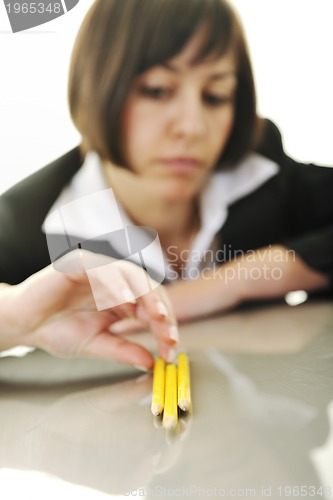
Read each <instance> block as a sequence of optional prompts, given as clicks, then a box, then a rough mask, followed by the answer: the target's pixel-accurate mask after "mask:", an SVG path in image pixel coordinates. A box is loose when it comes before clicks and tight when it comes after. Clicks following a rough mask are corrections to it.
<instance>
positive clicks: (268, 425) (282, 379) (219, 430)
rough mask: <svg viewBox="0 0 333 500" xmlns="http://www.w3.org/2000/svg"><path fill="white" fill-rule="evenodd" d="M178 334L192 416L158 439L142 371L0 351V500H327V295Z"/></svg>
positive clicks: (332, 411) (331, 364)
mask: <svg viewBox="0 0 333 500" xmlns="http://www.w3.org/2000/svg"><path fill="white" fill-rule="evenodd" d="M181 336H182V341H181V344H182V345H181V347H182V348H184V349H186V350H187V352H188V355H189V358H190V362H191V376H192V392H193V415H192V418H191V417H190V418H188V419H184V420H183V421H181V423H180V428H179V429H178V431H177V432H176V433H171V434H170V433H166V431H164V430H163V429H162V428H159V423H160V422H159V421H158V420H155V421H154V419H153V417H152V415H151V413H150V392H151V385H152V380H151V376H150V375H142V374H140V373H138V372H137V371H136V370H134V369H132V368H128V367H126V366H122V365H119V364H115V363H110V362H99V361H93V360H62V359H56V358H53V357H51V356H48V355H47V354H46V353H43V352H39V351H34V352H30V353H29V354H27V355H26V356H24V357H20V358H19V357H13V356H9V357H2V358H1V359H0V391H1V398H0V463H1V470H0V484H1V489H2V492H3V493H2V494H0V497H1V498H3V499H4V500H12V499H13V500H17V499H21V498H22V499H30V498H31V499H32V498H33V499H34V500H39V498H41V499H42V498H43V499H44V498H47V499H51V500H53V498H54V499H55V498H57V499H59V498H75V499H80V500H86V499H87V500H95V499H96V500H98V499H104V498H105V499H106V498H120V497H121V498H145V497H153V498H165V497H167V496H171V497H176V498H177V497H185V498H186V497H187V498H195V499H199V498H207V497H210V498H258V499H259V498H271V499H278V498H300V497H303V498H321V499H325V498H333V436H332V434H333V433H332V428H333V403H332V401H333V303H332V302H327V301H314V302H308V303H305V304H302V305H299V306H297V307H290V306H288V305H286V304H284V303H283V304H282V303H281V304H273V305H269V306H265V307H256V308H248V309H243V310H239V311H235V312H232V313H229V314H226V315H224V316H221V317H216V318H212V319H208V320H205V321H200V322H195V323H192V324H187V325H184V326H182V327H181ZM139 338H140V342H142V343H144V344H146V345H148V346H149V347H150V348H154V342H153V340H152V339H151V337H150V336H149V335H148V334H142V335H140V337H139ZM301 487H303V489H301ZM293 488H294V489H293ZM295 488H296V489H295ZM297 488H298V489H297ZM4 492H6V493H5V494H4ZM32 492H33V495H32ZM29 495H30V496H29Z"/></svg>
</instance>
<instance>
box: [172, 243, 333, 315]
mask: <svg viewBox="0 0 333 500" xmlns="http://www.w3.org/2000/svg"><path fill="white" fill-rule="evenodd" d="M329 284H330V280H329V278H328V277H327V276H325V275H324V274H322V273H320V272H318V271H316V270H314V269H312V268H310V267H309V266H308V265H307V264H306V263H305V262H304V261H303V260H302V258H301V257H299V256H298V255H297V254H296V253H294V252H293V251H290V250H288V249H287V248H286V247H283V246H279V245H275V246H269V247H265V248H261V249H259V250H256V251H253V252H248V253H245V254H244V256H241V257H239V258H237V259H234V260H232V261H230V262H228V263H226V264H223V265H221V266H218V267H217V268H216V269H214V270H209V271H208V270H205V272H204V274H203V275H202V276H201V277H200V278H199V279H197V280H193V281H182V282H177V283H174V284H170V285H168V287H167V289H168V292H169V297H170V299H171V303H172V305H173V309H174V311H175V313H176V316H177V319H178V320H179V321H189V320H192V319H195V318H198V317H201V316H206V315H209V314H214V313H219V312H223V311H226V310H229V309H231V308H233V307H235V306H237V305H239V304H240V303H242V302H245V301H251V300H260V299H273V298H278V297H283V296H284V295H285V294H286V293H288V292H290V291H292V290H306V291H309V292H310V291H316V290H323V289H325V288H328V287H329Z"/></svg>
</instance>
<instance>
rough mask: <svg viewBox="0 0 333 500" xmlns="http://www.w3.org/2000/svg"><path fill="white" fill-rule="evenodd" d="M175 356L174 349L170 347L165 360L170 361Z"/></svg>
mask: <svg viewBox="0 0 333 500" xmlns="http://www.w3.org/2000/svg"><path fill="white" fill-rule="evenodd" d="M175 357H176V349H170V350H169V352H168V356H167V362H168V363H172V362H173V361H174V359H175Z"/></svg>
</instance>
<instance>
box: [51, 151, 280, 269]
mask: <svg viewBox="0 0 333 500" xmlns="http://www.w3.org/2000/svg"><path fill="white" fill-rule="evenodd" d="M278 171H279V167H278V165H277V164H276V163H274V162H273V161H271V160H269V159H267V158H265V157H263V156H260V155H259V154H256V153H250V154H249V155H247V156H246V157H245V158H244V159H243V160H242V161H241V162H239V163H238V164H237V165H236V166H234V167H233V168H232V169H230V170H223V171H220V172H215V173H213V174H212V175H211V177H210V179H209V181H208V183H207V184H206V186H205V188H204V190H203V191H202V193H201V197H200V207H199V209H200V218H201V228H200V230H199V232H198V234H197V235H196V237H195V239H194V241H193V242H192V248H191V255H192V256H194V258H193V259H191V258H190V260H189V262H188V263H187V266H186V270H185V276H183V277H185V278H186V277H188V276H190V273H191V270H193V268H196V269H198V268H199V261H200V259H199V258H198V256H199V255H200V256H203V254H204V252H205V251H206V250H207V249H209V248H210V247H211V245H212V242H213V240H214V238H215V236H216V234H217V233H218V232H219V231H220V229H221V228H222V226H223V225H224V223H225V221H226V219H227V217H228V208H229V206H230V205H231V204H233V203H235V202H236V201H237V200H239V199H241V198H243V197H244V196H247V195H248V194H250V193H251V192H253V191H255V190H256V189H257V188H258V187H260V186H261V185H262V184H264V183H265V182H266V181H267V180H268V179H270V178H271V177H273V176H274V175H276V174H277V173H278ZM110 193H111V194H110ZM79 201H82V202H81V203H78V202H79ZM108 214H109V215H108ZM133 225H134V224H133V222H132V221H131V219H130V218H129V216H128V215H127V214H126V212H125V211H124V209H123V208H122V207H121V205H120V204H119V202H116V200H115V198H114V196H112V191H111V190H110V189H109V187H108V185H107V183H106V180H105V177H104V175H103V170H102V165H101V161H100V159H99V157H98V155H97V154H96V153H95V152H90V153H88V154H87V155H86V159H85V161H84V164H83V165H82V167H81V168H80V170H79V171H78V172H77V173H76V175H75V176H74V177H73V178H72V180H71V182H70V183H69V184H68V185H67V186H65V187H64V189H63V190H62V192H61V193H60V195H59V197H58V198H57V200H56V201H55V203H54V204H53V206H52V207H51V209H50V211H49V213H48V215H47V217H46V219H45V221H44V223H43V226H42V229H43V231H44V232H45V233H46V234H62V235H63V234H64V230H65V232H66V234H67V235H68V234H69V235H73V236H79V237H81V238H84V239H92V238H98V237H99V236H100V237H101V239H103V235H107V234H108V233H111V232H112V231H116V230H119V229H123V228H124V227H125V226H133ZM112 243H113V246H114V241H113V242H112ZM152 253H153V252H152ZM151 258H152V261H154V256H153V254H152V255H151ZM164 259H165V267H166V278H167V279H172V277H173V275H174V273H172V272H170V270H169V266H168V262H167V259H166V256H164ZM151 267H153V268H154V262H152V263H151Z"/></svg>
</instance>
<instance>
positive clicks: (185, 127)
mask: <svg viewBox="0 0 333 500" xmlns="http://www.w3.org/2000/svg"><path fill="white" fill-rule="evenodd" d="M172 124H173V133H174V134H175V135H177V136H183V137H194V138H199V137H201V136H203V135H204V134H205V133H206V132H207V123H206V116H205V109H204V106H203V103H202V100H201V96H198V95H197V94H196V93H194V92H189V91H188V92H186V93H185V92H184V94H183V95H181V96H179V99H178V100H177V102H176V103H175V109H174V115H173V121H172Z"/></svg>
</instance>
